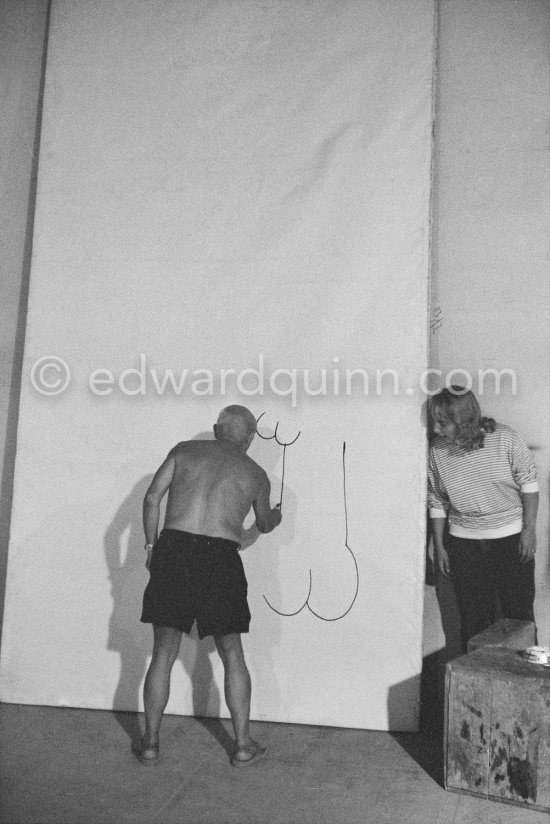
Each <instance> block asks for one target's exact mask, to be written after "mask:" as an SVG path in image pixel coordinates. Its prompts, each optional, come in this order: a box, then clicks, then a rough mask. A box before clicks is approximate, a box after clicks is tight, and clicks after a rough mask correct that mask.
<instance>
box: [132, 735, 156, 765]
mask: <svg viewBox="0 0 550 824" xmlns="http://www.w3.org/2000/svg"><path fill="white" fill-rule="evenodd" d="M134 755H135V756H136V758H137V760H138V761H139V762H140V763H141V764H144V766H146V767H154V766H155V765H156V764H158V762H159V758H160V753H159V748H158V747H144V746H143V741H140V742H139V744H138V745H137V746H136V748H135V749H134Z"/></svg>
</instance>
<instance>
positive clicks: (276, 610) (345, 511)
mask: <svg viewBox="0 0 550 824" xmlns="http://www.w3.org/2000/svg"><path fill="white" fill-rule="evenodd" d="M260 417H261V416H260ZM258 420H259V418H258ZM271 437H273V436H271ZM267 440H270V439H269V438H268V439H267ZM342 471H343V476H344V519H345V524H346V539H345V542H344V545H345V547H346V549H347V550H348V552H349V554H350V555H351V557H352V558H353V563H354V564H355V575H356V579H357V581H356V586H355V594H354V596H353V598H352V600H351V603H350V605H349V607H348V608H347V609H346V611H345V612H343V613H342V614H341V615H337V616H336V617H335V618H325V616H324V615H319V613H318V612H315V610H314V609H312V608H311V606H310V604H309V598H310V596H311V589H312V587H313V574H312V571H311V567H310V569H309V590H308V593H307V597H306V600H305V601H304V603H303V604H302V606H301V607H300V609H297V610H296V611H295V612H281V611H280V610H278V609H276V608H275V607H274V606H273V605H272V604H270V603H269V601H268V600H267V598H266V597H265V595H264V596H263V598H264V601H265V602H266V604H267V605H268V607H269V608H270V609H271V610H273V612H276V613H277V615H281V616H283V617H284V618H292V617H293V616H294V615H298V613H300V612H301V611H302V610H303V609H304V607H307V608H308V609H309V611H310V612H311V614H312V615H314V616H315V617H316V618H319V619H320V620H321V621H327V622H330V621H340V620H341V619H342V618H345V617H346V615H347V614H348V612H350V610H351V608H352V607H353V605H354V603H355V601H356V599H357V595H358V593H359V567H358V565H357V558H356V557H355V555H354V554H353V551H352V549H351V547H350V546H349V544H348V502H347V495H346V442H345V441H344V445H343V448H342Z"/></svg>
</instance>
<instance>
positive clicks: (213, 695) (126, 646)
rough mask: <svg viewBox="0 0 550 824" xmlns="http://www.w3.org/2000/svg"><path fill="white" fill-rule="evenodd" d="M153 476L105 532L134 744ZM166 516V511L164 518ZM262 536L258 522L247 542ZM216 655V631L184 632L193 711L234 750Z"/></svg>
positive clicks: (144, 654) (125, 712)
mask: <svg viewBox="0 0 550 824" xmlns="http://www.w3.org/2000/svg"><path fill="white" fill-rule="evenodd" d="M212 438H213V435H212V434H211V433H210V432H200V433H198V434H197V435H195V437H194V438H193V440H211V439H212ZM152 479H153V475H152V474H148V475H145V476H144V477H143V478H141V480H139V481H138V482H137V483H136V484H135V486H134V487H133V489H132V491H131V492H130V493H129V495H128V496H127V497H126V498H125V500H124V501H123V502H122V504H121V505H120V506H119V508H118V509H117V511H116V513H115V516H114V517H113V519H112V521H111V523H110V525H109V527H108V529H107V532H106V533H105V538H104V549H105V559H106V563H107V567H108V570H109V578H110V582H111V594H112V597H113V611H112V614H111V619H110V622H109V638H108V646H107V648H108V649H109V650H112V651H114V652H116V653H118V654H119V655H120V676H119V680H118V684H117V688H116V690H115V694H114V696H113V711H114V715H115V718H116V720H117V721H118V723H119V724H120V725H121V727H122V728H123V729H124V731H125V732H126V734H127V735H128V737H129V738H130V742H131V745H132V746H135V745H136V744H137V742H138V741H139V739H140V738H141V735H142V731H141V726H140V721H139V713H138V711H137V707H138V706H139V704H140V697H141V688H142V684H143V680H144V677H145V673H146V671H147V667H148V663H149V658H150V655H151V650H152V632H151V627H150V626H149V625H146V624H142V623H141V622H140V612H141V603H142V597H143V591H144V589H145V586H146V584H147V581H148V572H147V570H146V568H145V555H144V552H143V527H142V506H143V498H144V496H145V493H146V491H147V489H148V487H149V485H150V483H151V481H152ZM162 521H163V512H162V511H161V518H160V523H161V524H162ZM258 537H259V533H258V531H257V529H256V527H255V526H251V527H250V528H248V529H247V530H245V531H244V534H243V544H242V548H243V549H244V548H248V547H250V546H252V544H254V543H255V541H256V540H257V538H258ZM212 656H216V657H217V651H216V647H215V644H214V640H213V638H212V637H207V638H205V639H203V640H202V641H201V642H200V643H199V640H198V636H197V632H196V627H195V626H194V627H193V629H192V631H191V633H190V635H189V636H187V635H185V634H184V635H183V636H182V643H181V647H180V652H179V655H178V660H179V661H181V664H182V666H183V668H184V670H185V672H186V673H187V676H188V678H189V681H190V684H191V690H192V701H191V703H192V714H193V716H194V717H195V718H196V719H197V721H198V722H199V723H201V724H202V725H203V726H204V727H205V728H206V729H207V730H208V731H209V732H210V734H211V735H213V736H214V738H215V739H216V740H217V741H218V743H219V744H220V745H221V746H222V747H223V748H224V749H225V751H226V752H227V754H228V755H231V753H232V750H233V746H234V744H233V740H232V738H231V737H230V735H229V734H228V732H227V730H226V729H225V727H224V725H223V724H222V722H221V721H220V719H219V716H220V712H221V706H222V696H221V694H220V690H219V689H218V687H217V685H216V681H215V679H214V669H213V665H212Z"/></svg>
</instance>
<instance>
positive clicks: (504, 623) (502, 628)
mask: <svg viewBox="0 0 550 824" xmlns="http://www.w3.org/2000/svg"><path fill="white" fill-rule="evenodd" d="M535 644H536V633H535V625H534V623H533V622H532V621H517V620H516V619H515V618H502V620H500V621H497V622H496V624H493V625H492V626H490V627H489V628H488V629H485V630H483V632H480V633H479V634H478V635H474V637H473V638H470V640H469V641H468V652H475V651H476V649H483V648H484V647H508V648H509V649H527V647H532V646H534V645H535Z"/></svg>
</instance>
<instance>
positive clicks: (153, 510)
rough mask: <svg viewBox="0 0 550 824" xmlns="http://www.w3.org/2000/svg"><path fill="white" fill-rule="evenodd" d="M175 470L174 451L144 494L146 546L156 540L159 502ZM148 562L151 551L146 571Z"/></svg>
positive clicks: (149, 554) (149, 558)
mask: <svg viewBox="0 0 550 824" xmlns="http://www.w3.org/2000/svg"><path fill="white" fill-rule="evenodd" d="M175 468H176V459H175V458H174V450H171V451H170V452H169V453H168V457H167V458H166V460H165V461H164V462H163V463H162V464H161V465H160V466H159V468H158V469H157V471H156V472H155V477H154V478H153V480H152V481H151V485H150V486H149V489H148V490H147V492H146V493H145V498H144V499H143V531H144V532H145V543H146V544H151V545H152V544H154V543H155V542H156V540H157V538H158V527H159V517H160V502H161V501H162V499H163V497H164V495H165V493H166V491H167V489H168V488H169V486H170V484H171V483H172V478H173V477H174V470H175ZM150 560H151V550H149V551H148V552H147V561H146V566H147V569H149V562H150Z"/></svg>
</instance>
